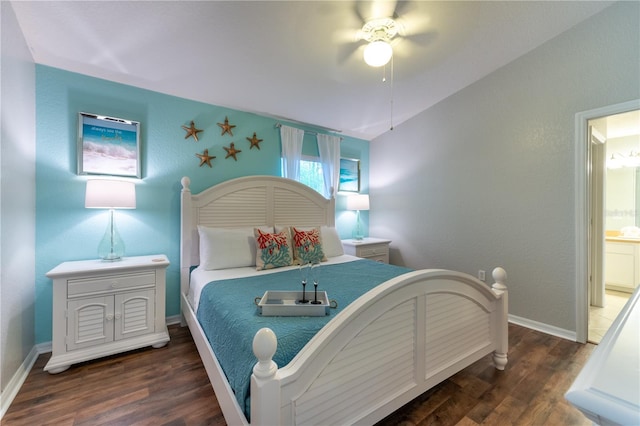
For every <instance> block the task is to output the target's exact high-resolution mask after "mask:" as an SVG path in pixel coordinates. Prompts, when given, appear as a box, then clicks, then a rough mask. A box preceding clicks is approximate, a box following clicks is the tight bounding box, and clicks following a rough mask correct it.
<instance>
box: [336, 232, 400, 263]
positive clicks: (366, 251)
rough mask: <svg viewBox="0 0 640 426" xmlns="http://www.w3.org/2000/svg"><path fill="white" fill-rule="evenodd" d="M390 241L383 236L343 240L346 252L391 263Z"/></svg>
mask: <svg viewBox="0 0 640 426" xmlns="http://www.w3.org/2000/svg"><path fill="white" fill-rule="evenodd" d="M389 243H391V240H385V239H382V238H363V239H362V240H354V239H348V240H342V246H343V247H344V252H345V254H350V255H352V256H357V257H362V258H365V259H371V260H375V261H377V262H382V263H389Z"/></svg>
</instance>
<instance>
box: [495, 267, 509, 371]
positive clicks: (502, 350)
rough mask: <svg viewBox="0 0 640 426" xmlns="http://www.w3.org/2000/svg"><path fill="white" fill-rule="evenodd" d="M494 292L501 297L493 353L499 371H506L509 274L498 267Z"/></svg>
mask: <svg viewBox="0 0 640 426" xmlns="http://www.w3.org/2000/svg"><path fill="white" fill-rule="evenodd" d="M492 275H493V279H494V281H495V282H494V284H493V285H492V286H491V288H492V289H493V292H494V293H495V294H497V295H498V296H501V297H500V303H499V304H498V306H499V308H498V312H497V313H496V321H497V322H498V323H497V324H496V334H497V335H496V348H495V350H494V352H493V363H494V364H495V366H496V369H498V370H504V367H505V366H506V365H507V352H508V351H509V292H508V291H507V286H506V285H505V282H506V280H507V273H506V271H505V270H504V269H502V268H500V267H498V268H495V269H494V270H493V273H492Z"/></svg>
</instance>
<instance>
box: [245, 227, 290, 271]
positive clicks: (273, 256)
mask: <svg viewBox="0 0 640 426" xmlns="http://www.w3.org/2000/svg"><path fill="white" fill-rule="evenodd" d="M253 233H254V235H255V237H256V249H257V254H256V269H257V270H263V269H273V268H280V267H282V266H289V265H292V264H293V252H292V251H291V237H290V236H289V230H288V229H285V230H283V231H281V232H278V233H276V234H272V233H270V232H264V231H262V230H260V229H258V228H255V229H254V230H253Z"/></svg>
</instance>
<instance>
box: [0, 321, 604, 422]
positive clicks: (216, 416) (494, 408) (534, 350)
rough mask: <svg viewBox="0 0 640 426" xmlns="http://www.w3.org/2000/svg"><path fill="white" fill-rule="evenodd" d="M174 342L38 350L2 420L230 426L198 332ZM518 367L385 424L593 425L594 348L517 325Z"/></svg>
mask: <svg viewBox="0 0 640 426" xmlns="http://www.w3.org/2000/svg"><path fill="white" fill-rule="evenodd" d="M169 334H170V335H171V342H170V343H169V344H168V345H167V346H166V347H164V348H161V349H152V348H146V349H140V350H137V351H132V352H128V353H126V354H121V355H116V356H111V357H107V358H102V359H99V360H95V361H90V362H85V363H82V364H77V365H74V366H72V367H71V368H70V369H69V370H67V371H65V372H63V373H61V374H57V375H50V374H48V373H46V372H44V371H43V370H42V369H43V367H44V365H45V364H46V363H47V361H48V359H49V357H50V354H43V355H40V356H39V357H38V360H37V361H36V363H35V365H34V367H33V369H32V370H31V372H30V373H29V376H28V378H27V380H26V381H25V383H24V385H23V386H22V389H21V390H20V392H19V393H18V395H17V396H16V398H15V400H14V401H13V403H12V404H11V407H9V410H8V411H7V413H6V414H5V416H4V418H3V419H2V421H1V423H2V425H3V426H13V425H176V426H177V425H225V424H226V423H225V421H224V418H223V417H222V413H221V411H220V407H219V406H218V403H217V401H216V399H215V395H214V393H213V390H212V388H211V385H210V384H209V380H208V378H207V374H206V372H205V370H204V367H203V366H202V363H201V361H200V357H199V356H198V352H197V350H196V347H195V345H194V343H193V340H192V338H191V335H190V334H189V330H188V329H187V328H181V327H179V326H177V325H174V326H171V327H169ZM509 346H510V349H509V364H508V365H507V367H506V369H505V371H503V372H500V371H497V370H495V369H494V368H493V366H492V365H491V359H490V357H485V358H483V359H481V360H480V361H478V362H476V363H475V364H473V365H471V366H470V367H468V368H466V369H465V370H463V371H461V372H460V373H458V374H456V375H455V376H453V377H451V378H450V379H448V380H446V381H444V382H442V383H441V384H440V385H438V386H436V387H435V388H433V389H431V390H430V391H427V392H426V393H424V394H423V395H422V396H420V397H419V398H417V399H416V400H414V401H412V402H411V403H409V404H407V405H406V406H404V407H403V408H401V409H400V410H398V411H397V412H395V413H393V414H392V415H391V416H389V417H387V418H386V419H384V420H383V421H381V422H380V423H379V425H380V426H387V425H406V426H409V425H478V424H487V425H591V422H589V421H588V420H587V419H586V418H585V417H583V416H582V414H580V412H579V411H578V410H576V409H575V408H573V407H572V406H571V405H569V404H568V403H567V402H566V401H565V399H564V396H563V395H564V393H565V392H566V390H567V389H568V388H569V386H570V385H571V383H572V382H573V379H574V378H575V376H576V375H577V374H578V372H579V371H580V368H581V367H582V365H583V364H584V363H585V361H586V360H587V358H588V357H589V355H590V354H591V352H592V350H593V348H594V345H591V344H587V345H581V344H578V343H573V342H569V341H567V340H564V339H560V338H558V337H553V336H549V335H546V334H543V333H540V332H537V331H533V330H529V329H527V328H523V327H519V326H516V325H510V326H509Z"/></svg>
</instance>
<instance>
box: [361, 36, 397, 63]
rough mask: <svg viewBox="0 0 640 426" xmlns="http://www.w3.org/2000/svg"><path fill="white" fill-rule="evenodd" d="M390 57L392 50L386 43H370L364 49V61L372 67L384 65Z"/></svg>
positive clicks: (380, 41)
mask: <svg viewBox="0 0 640 426" xmlns="http://www.w3.org/2000/svg"><path fill="white" fill-rule="evenodd" d="M392 55H393V49H392V48H391V45H390V44H389V43H387V42H386V41H382V40H378V41H372V42H371V43H369V44H368V45H367V46H366V47H365V48H364V61H365V62H366V63H367V65H369V66H372V67H381V66H383V65H386V64H387V62H389V60H391V56H392Z"/></svg>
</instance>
